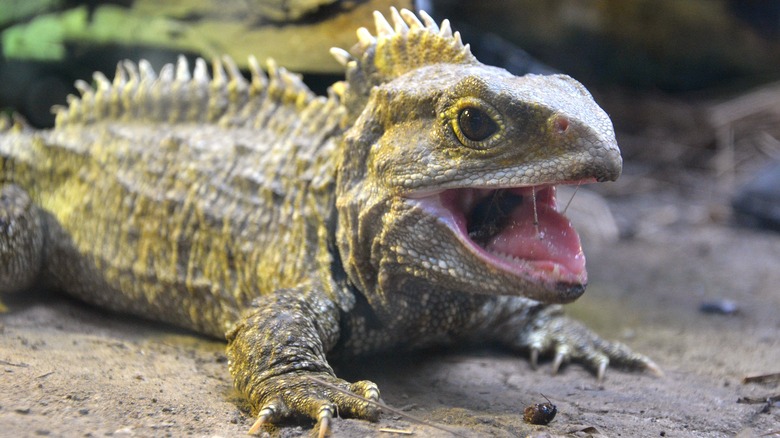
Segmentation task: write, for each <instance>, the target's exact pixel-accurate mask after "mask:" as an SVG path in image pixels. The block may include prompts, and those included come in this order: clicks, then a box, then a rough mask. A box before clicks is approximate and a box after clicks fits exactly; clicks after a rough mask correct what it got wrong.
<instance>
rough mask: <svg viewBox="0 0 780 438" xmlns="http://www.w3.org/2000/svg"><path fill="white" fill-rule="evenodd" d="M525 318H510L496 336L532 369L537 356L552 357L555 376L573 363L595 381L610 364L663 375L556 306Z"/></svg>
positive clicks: (538, 309)
mask: <svg viewBox="0 0 780 438" xmlns="http://www.w3.org/2000/svg"><path fill="white" fill-rule="evenodd" d="M525 318H526V320H525V321H522V322H518V321H515V320H512V319H510V320H509V321H508V322H506V323H505V324H503V325H502V326H501V327H500V329H499V332H498V333H500V335H499V336H500V338H501V340H502V341H503V342H504V343H505V344H507V345H508V346H510V347H512V348H519V349H522V350H525V351H529V352H530V355H531V366H533V367H534V368H535V367H536V365H537V360H538V358H539V355H540V354H552V355H553V357H554V359H553V364H552V368H553V373H557V372H558V369H559V368H560V366H561V364H563V363H564V362H567V361H574V362H579V363H581V364H583V365H584V366H586V367H587V368H589V369H591V370H592V371H593V372H595V373H596V376H597V377H598V380H599V381H601V380H603V379H604V374H605V372H606V370H607V366H609V365H610V364H611V365H617V366H618V367H623V368H631V369H638V370H645V371H649V372H651V373H653V374H655V375H658V376H661V375H663V372H662V371H661V368H660V367H659V366H658V365H656V364H655V362H653V361H652V360H651V359H650V358H648V357H647V356H644V355H642V354H639V353H635V352H633V351H631V349H630V348H628V347H627V346H625V345H623V344H621V343H619V342H612V341H607V340H605V339H603V338H601V337H600V336H599V335H597V334H595V333H593V331H591V330H590V329H589V328H587V327H585V325H583V324H582V323H580V322H579V321H575V320H573V319H571V318H568V317H566V316H565V315H564V314H563V310H562V307H561V306H559V305H540V306H538V307H536V308H534V309H532V310H531V311H530V312H529V313H528V314H526V315H525Z"/></svg>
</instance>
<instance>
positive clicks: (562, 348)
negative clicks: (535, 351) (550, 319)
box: [552, 345, 569, 374]
mask: <svg viewBox="0 0 780 438" xmlns="http://www.w3.org/2000/svg"><path fill="white" fill-rule="evenodd" d="M568 357H569V347H568V346H567V345H558V348H556V349H555V359H554V360H553V364H552V373H553V374H558V370H559V369H560V368H561V365H562V364H563V361H564V360H566V358H568Z"/></svg>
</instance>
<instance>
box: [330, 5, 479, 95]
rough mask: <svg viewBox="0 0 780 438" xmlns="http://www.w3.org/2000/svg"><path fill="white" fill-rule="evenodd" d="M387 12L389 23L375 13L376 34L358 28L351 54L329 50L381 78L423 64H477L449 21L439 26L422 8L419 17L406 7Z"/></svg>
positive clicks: (394, 75) (387, 78)
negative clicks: (389, 13) (356, 41)
mask: <svg viewBox="0 0 780 438" xmlns="http://www.w3.org/2000/svg"><path fill="white" fill-rule="evenodd" d="M390 12H391V21H392V24H391V23H390V22H389V21H388V20H387V19H386V18H385V16H384V15H382V14H381V13H380V12H378V11H375V12H374V26H375V27H376V34H375V35H374V34H372V33H371V32H370V31H369V30H368V29H366V28H364V27H361V28H360V29H358V31H357V37H358V44H357V45H356V46H355V47H354V48H353V49H352V54H350V53H348V52H346V51H345V50H342V49H332V50H331V53H332V54H333V56H334V57H335V58H336V60H337V61H339V62H340V63H341V64H342V65H344V66H346V67H347V68H348V69H354V68H359V69H361V70H363V71H364V72H366V73H369V74H370V75H371V76H373V75H374V74H378V75H379V79H380V80H381V81H386V80H392V79H393V78H395V77H398V76H400V75H402V74H404V73H406V72H408V71H410V70H413V69H415V68H419V67H422V66H425V65H432V64H438V63H447V64H474V63H477V59H476V58H475V57H474V55H472V54H471V49H470V48H469V45H468V44H463V42H462V41H461V38H460V33H459V32H453V31H452V29H451V28H450V22H449V20H444V21H442V23H441V26H439V25H437V24H436V22H435V21H434V20H433V18H431V16H430V15H428V14H427V13H426V12H425V11H420V13H419V18H418V17H417V15H415V13H414V12H412V11H410V10H408V9H402V10H401V11H400V12H399V11H398V9H396V8H391V9H390Z"/></svg>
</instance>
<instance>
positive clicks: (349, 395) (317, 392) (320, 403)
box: [249, 373, 379, 438]
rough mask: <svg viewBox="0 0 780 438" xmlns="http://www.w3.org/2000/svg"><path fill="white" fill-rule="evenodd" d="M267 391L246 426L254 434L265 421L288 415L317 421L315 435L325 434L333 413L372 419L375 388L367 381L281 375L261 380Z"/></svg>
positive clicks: (322, 375) (320, 375) (375, 412)
mask: <svg viewBox="0 0 780 438" xmlns="http://www.w3.org/2000/svg"><path fill="white" fill-rule="evenodd" d="M264 383H265V385H264V387H265V388H264V389H265V390H264V391H263V392H264V393H266V394H269V396H268V397H266V398H265V399H264V400H263V402H262V403H261V404H260V406H262V407H261V408H260V410H259V411H258V413H257V420H256V421H255V423H254V424H253V425H252V427H251V428H250V429H249V434H251V435H256V434H258V433H259V432H260V431H261V430H262V429H263V426H264V425H266V424H272V423H276V422H279V421H281V420H283V419H285V418H289V417H296V416H298V417H300V416H304V417H308V418H311V419H314V420H316V421H317V429H318V430H319V432H318V435H317V436H318V437H320V438H322V437H325V436H327V435H328V433H329V430H330V423H331V419H332V418H333V417H335V416H336V415H340V416H345V417H352V418H360V419H364V420H369V421H376V420H377V419H378V417H379V409H378V408H377V405H376V404H375V403H372V402H377V401H379V389H378V388H377V386H376V384H374V383H373V382H369V381H367V380H362V381H360V382H355V383H349V382H346V381H344V380H341V379H339V378H336V377H333V376H331V375H330V374H325V373H316V374H315V373H308V374H307V373H301V374H292V375H282V376H277V377H274V378H271V379H269V380H268V381H267V382H264Z"/></svg>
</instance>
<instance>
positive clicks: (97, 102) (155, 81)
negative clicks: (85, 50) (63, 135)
mask: <svg viewBox="0 0 780 438" xmlns="http://www.w3.org/2000/svg"><path fill="white" fill-rule="evenodd" d="M249 66H250V71H251V78H250V80H249V81H247V80H246V79H245V78H244V77H243V76H242V75H241V72H240V71H239V69H238V67H237V66H236V63H235V62H234V61H233V60H232V59H231V58H229V57H224V58H223V59H221V60H220V59H215V60H214V61H213V62H212V72H211V75H209V69H208V67H207V65H206V61H204V60H203V59H201V58H198V59H197V60H196V61H195V68H194V70H193V71H192V72H191V70H190V66H189V63H188V62H187V60H186V58H184V57H183V56H180V57H179V59H178V62H177V63H176V65H175V66H174V65H173V64H167V65H165V66H163V67H162V69H160V72H159V73H155V71H154V69H153V68H152V66H151V64H149V62H148V61H146V60H141V61H139V62H138V64H135V63H133V62H131V61H123V62H120V63H119V64H118V65H117V69H116V74H115V76H114V80H113V82H112V81H109V79H108V78H106V76H105V75H103V74H102V73H100V72H96V73H94V75H93V79H94V83H95V87H93V86H91V85H90V84H87V83H86V82H84V81H81V80H80V81H77V82H76V84H75V85H76V88H77V89H78V90H79V92H80V94H81V96H80V97H76V96H72V95H71V96H68V105H67V106H64V107H63V106H57V107H55V108H54V109H53V111H54V112H55V114H56V126H57V127H64V126H67V125H84V124H89V123H94V122H98V121H101V120H122V121H132V120H134V121H151V122H158V123H165V122H167V123H177V122H200V123H219V124H229V125H244V124H257V119H258V118H259V117H261V114H260V112H261V111H262V108H263V107H268V106H269V103H270V104H271V106H275V105H285V106H292V107H296V108H297V109H298V110H303V109H304V108H305V107H306V105H308V104H309V102H311V101H312V100H313V99H315V95H314V94H313V93H312V92H311V91H310V90H309V88H308V87H307V86H306V85H305V84H304V83H303V81H302V80H301V78H300V77H299V76H298V75H295V74H292V73H289V72H287V70H285V69H284V68H280V67H277V65H276V64H275V63H274V62H273V61H268V64H267V67H268V75H266V74H265V73H264V72H263V70H262V69H261V68H260V64H259V63H258V62H257V59H255V58H254V57H250V58H249ZM332 98H333V96H332Z"/></svg>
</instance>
